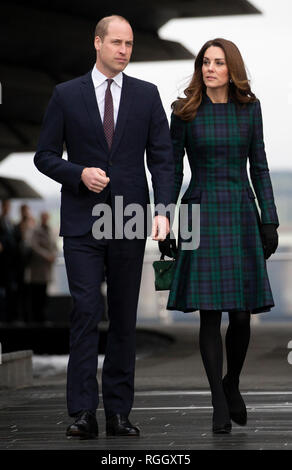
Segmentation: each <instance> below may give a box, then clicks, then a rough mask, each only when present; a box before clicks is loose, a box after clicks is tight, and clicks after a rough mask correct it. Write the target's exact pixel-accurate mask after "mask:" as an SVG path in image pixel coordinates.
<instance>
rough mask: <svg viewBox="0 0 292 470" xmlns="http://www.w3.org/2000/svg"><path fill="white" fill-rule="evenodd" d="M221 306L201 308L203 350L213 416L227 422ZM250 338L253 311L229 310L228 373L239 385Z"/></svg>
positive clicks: (227, 335)
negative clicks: (213, 308) (223, 378)
mask: <svg viewBox="0 0 292 470" xmlns="http://www.w3.org/2000/svg"><path fill="white" fill-rule="evenodd" d="M221 317H222V312H221V310H201V311H200V322H201V323H200V335H199V341H200V351H201V355H202V360H203V364H204V367H205V370H206V373H207V377H208V381H209V384H210V389H211V394H212V405H213V407H214V417H213V418H214V420H215V421H216V422H217V423H218V422H219V423H224V422H226V421H227V420H228V416H229V412H228V407H227V403H226V398H225V395H224V391H223V386H222V373H223V345H222V337H221V332H220V326H221ZM249 339H250V314H249V313H248V312H232V313H229V325H228V329H227V332H226V337H225V345H226V358H227V375H228V378H229V379H230V380H231V381H232V382H233V383H234V384H236V385H237V386H238V383H239V375H240V372H241V369H242V366H243V363H244V359H245V356H246V352H247V348H248V344H249Z"/></svg>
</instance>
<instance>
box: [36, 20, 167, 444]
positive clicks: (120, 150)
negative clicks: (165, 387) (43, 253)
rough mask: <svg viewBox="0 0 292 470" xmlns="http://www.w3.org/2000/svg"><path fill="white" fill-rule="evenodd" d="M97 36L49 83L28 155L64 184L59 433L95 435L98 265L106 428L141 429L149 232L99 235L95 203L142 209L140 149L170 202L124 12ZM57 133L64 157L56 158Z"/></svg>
mask: <svg viewBox="0 0 292 470" xmlns="http://www.w3.org/2000/svg"><path fill="white" fill-rule="evenodd" d="M94 45H95V49H96V52H97V54H96V56H97V59H96V64H95V65H94V67H93V70H90V72H88V73H87V74H86V75H84V76H82V77H79V78H76V79H74V80H70V81H68V82H65V83H61V84H59V85H57V86H56V87H55V89H54V93H53V95H52V98H51V100H50V103H49V105H48V108H47V111H46V114H45V117H44V122H43V126H42V131H41V135H40V139H39V144H38V148H37V152H36V155H35V158H34V162H35V165H36V166H37V168H38V169H39V170H40V171H41V172H42V173H44V174H46V175H47V176H49V177H50V178H53V179H54V180H55V181H57V182H59V183H61V184H62V188H61V229H60V235H61V236H63V237H64V258H65V263H66V270H67V276H68V282H69V288H70V292H71V296H72V298H73V311H72V313H71V317H70V323H71V327H70V357H69V363H68V371H67V406H68V413H69V416H71V417H74V418H75V420H74V422H73V423H72V424H71V425H70V426H69V427H68V428H67V432H66V434H67V436H78V437H80V438H94V437H96V436H97V435H98V424H97V421H96V409H97V406H98V383H97V379H96V374H97V352H98V322H99V321H100V319H101V316H102V311H103V300H102V295H101V292H100V286H101V283H102V281H103V278H104V275H105V276H106V281H107V301H108V315H109V321H110V324H109V330H108V336H107V348H106V353H105V360H104V365H103V371H102V395H103V404H104V410H105V416H106V433H107V435H110V436H113V435H118V436H121V435H123V436H138V435H139V429H138V428H137V427H135V426H133V425H132V424H131V422H130V421H129V418H128V416H129V413H130V411H131V408H132V404H133V399H134V369H135V327H136V313H137V304H138V296H139V289H140V281H141V272H142V265H143V256H144V249H145V242H146V236H147V235H146V236H145V233H144V235H143V237H137V238H132V239H129V238H127V237H126V236H122V237H121V236H120V235H118V236H117V237H114V238H110V237H108V238H106V237H104V238H101V239H98V237H96V236H94V231H93V230H92V227H93V222H95V221H96V218H94V217H93V216H92V209H93V207H94V206H96V204H100V203H106V204H108V205H109V206H110V207H111V209H112V210H113V224H115V220H116V219H115V215H119V216H120V214H115V207H116V205H115V200H116V196H119V197H120V198H121V197H123V203H124V207H125V206H127V205H128V204H132V203H136V204H139V205H140V206H141V207H142V208H143V210H144V211H146V207H147V204H148V203H149V190H148V185H147V179H146V174H145V165H144V153H145V150H146V156H147V166H148V168H149V170H150V173H151V176H152V185H153V190H154V203H155V205H157V204H163V205H165V206H167V205H168V204H169V203H170V202H171V188H172V186H173V178H174V163H173V154H172V145H171V140H170V134H169V127H168V122H167V119H166V116H165V112H164V109H163V106H162V103H161V100H160V96H159V93H158V90H157V87H156V86H155V85H153V84H151V83H148V82H145V81H142V80H138V79H135V78H132V77H129V76H127V75H125V74H124V73H122V72H123V70H124V69H125V67H126V66H127V64H128V62H129V60H130V57H131V53H132V48H133V32H132V28H131V26H130V24H129V23H128V21H127V20H125V19H124V18H122V17H119V16H116V15H113V16H110V17H106V18H103V19H102V20H101V21H100V22H99V23H98V24H97V26H96V30H95V41H94ZM64 142H65V144H66V149H67V153H68V160H64V159H62V153H63V144H64ZM146 219H147V217H146V216H145V220H146ZM123 223H125V222H124V221H123ZM119 230H120V229H119ZM119 230H118V232H117V233H120V231H119ZM168 233H169V221H168V218H167V217H165V215H162V214H161V212H160V213H159V211H155V216H154V219H153V225H152V239H154V240H158V241H159V240H164V239H165V238H166V236H167V234H168Z"/></svg>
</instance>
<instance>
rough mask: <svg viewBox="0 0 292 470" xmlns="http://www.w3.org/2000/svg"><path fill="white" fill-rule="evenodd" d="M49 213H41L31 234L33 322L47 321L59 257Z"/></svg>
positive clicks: (29, 273) (30, 277)
mask: <svg viewBox="0 0 292 470" xmlns="http://www.w3.org/2000/svg"><path fill="white" fill-rule="evenodd" d="M49 218H50V216H49V213H48V212H41V214H40V223H39V225H37V226H36V227H35V228H34V229H33V231H32V234H31V238H30V248H31V253H30V259H29V264H28V278H29V280H30V294H31V318H30V320H31V321H33V322H44V321H45V308H46V305H47V287H48V283H49V282H50V281H51V280H52V269H53V264H54V261H55V259H56V256H57V245H56V240H55V236H54V235H53V233H52V230H51V228H50V226H49Z"/></svg>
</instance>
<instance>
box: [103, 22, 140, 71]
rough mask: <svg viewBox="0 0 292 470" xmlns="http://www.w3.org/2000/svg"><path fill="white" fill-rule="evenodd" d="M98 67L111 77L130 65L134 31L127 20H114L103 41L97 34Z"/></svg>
mask: <svg viewBox="0 0 292 470" xmlns="http://www.w3.org/2000/svg"><path fill="white" fill-rule="evenodd" d="M94 46H95V49H96V51H97V61H96V64H97V67H98V69H99V70H100V71H101V72H102V73H103V74H104V75H106V76H108V77H109V78H111V77H114V76H115V75H117V74H118V73H119V72H122V71H123V70H124V69H125V68H126V66H127V65H128V63H129V61H130V58H131V54H132V49H133V31H132V28H131V26H130V25H129V24H128V23H127V22H126V21H121V20H113V21H111V22H110V24H109V25H108V32H107V34H106V36H105V37H104V39H103V41H102V40H101V38H100V37H99V36H96V38H95V41H94Z"/></svg>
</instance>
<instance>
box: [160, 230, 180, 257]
mask: <svg viewBox="0 0 292 470" xmlns="http://www.w3.org/2000/svg"><path fill="white" fill-rule="evenodd" d="M158 247H159V250H160V253H161V254H162V255H163V256H168V257H169V258H174V257H175V256H176V254H177V247H176V241H175V238H170V234H168V235H167V236H166V238H165V240H163V241H159V242H158Z"/></svg>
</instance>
